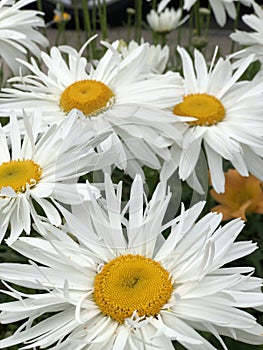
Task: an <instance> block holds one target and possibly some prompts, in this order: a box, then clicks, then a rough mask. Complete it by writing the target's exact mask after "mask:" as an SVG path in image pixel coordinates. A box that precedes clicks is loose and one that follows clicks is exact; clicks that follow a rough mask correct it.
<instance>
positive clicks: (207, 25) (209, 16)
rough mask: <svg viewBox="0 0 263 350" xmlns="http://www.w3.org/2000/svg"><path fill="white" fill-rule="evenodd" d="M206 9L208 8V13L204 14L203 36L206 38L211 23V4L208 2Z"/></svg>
mask: <svg viewBox="0 0 263 350" xmlns="http://www.w3.org/2000/svg"><path fill="white" fill-rule="evenodd" d="M208 10H209V15H207V16H206V23H205V37H206V39H207V38H208V33H209V29H210V23H211V13H212V12H211V5H210V2H209V3H208Z"/></svg>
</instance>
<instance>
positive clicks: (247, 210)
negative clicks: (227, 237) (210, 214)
mask: <svg viewBox="0 0 263 350" xmlns="http://www.w3.org/2000/svg"><path fill="white" fill-rule="evenodd" d="M225 178H226V188H225V192H224V193H216V192H215V191H214V190H213V189H212V190H211V192H210V193H211V196H212V197H213V198H214V199H215V200H216V201H217V202H219V203H220V204H219V205H217V206H215V207H213V208H212V211H217V212H219V213H222V214H223V220H229V219H232V218H239V217H241V218H242V219H243V220H246V215H248V214H252V213H259V214H263V190H262V186H263V184H262V182H261V181H260V180H258V179H257V178H256V177H255V176H253V175H249V176H248V177H244V176H241V175H240V174H239V173H238V172H237V171H236V170H234V169H229V170H228V171H227V172H226V173H225Z"/></svg>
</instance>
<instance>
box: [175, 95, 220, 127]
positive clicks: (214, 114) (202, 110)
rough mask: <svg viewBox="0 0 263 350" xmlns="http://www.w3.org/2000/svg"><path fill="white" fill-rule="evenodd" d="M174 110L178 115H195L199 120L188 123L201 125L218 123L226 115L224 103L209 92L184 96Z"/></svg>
mask: <svg viewBox="0 0 263 350" xmlns="http://www.w3.org/2000/svg"><path fill="white" fill-rule="evenodd" d="M173 112H174V114H176V115H181V116H188V117H195V118H197V120H194V121H191V122H188V123H189V124H191V125H201V126H211V125H214V124H217V123H219V122H220V121H222V120H223V119H224V117H225V108H224V106H223V105H222V103H221V102H220V101H219V100H218V99H217V98H216V97H214V96H212V95H207V94H190V95H186V96H184V99H183V102H181V103H179V104H178V105H176V106H175V107H174V109H173Z"/></svg>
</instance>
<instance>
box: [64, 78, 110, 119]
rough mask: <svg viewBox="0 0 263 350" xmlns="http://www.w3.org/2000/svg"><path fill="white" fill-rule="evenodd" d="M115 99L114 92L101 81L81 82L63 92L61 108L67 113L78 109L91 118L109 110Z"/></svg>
mask: <svg viewBox="0 0 263 350" xmlns="http://www.w3.org/2000/svg"><path fill="white" fill-rule="evenodd" d="M113 97H114V93H113V92H112V90H111V89H110V88H109V87H108V86H107V85H105V84H103V83H102V82H101V81H96V80H80V81H77V82H75V83H73V84H71V85H69V86H68V87H67V88H66V89H65V90H64V91H63V93H62V95H61V97H60V107H61V109H62V110H63V111H64V112H66V113H69V112H70V111H71V110H72V109H73V108H77V109H78V110H80V111H82V112H83V113H84V114H85V115H86V116H91V115H96V114H98V113H100V112H101V111H103V110H105V109H107V108H108V107H109V106H110V105H111V102H112V99H113Z"/></svg>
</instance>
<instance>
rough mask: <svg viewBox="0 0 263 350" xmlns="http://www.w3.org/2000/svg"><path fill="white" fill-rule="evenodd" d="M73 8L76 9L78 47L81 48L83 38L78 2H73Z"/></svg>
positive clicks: (74, 0) (75, 0)
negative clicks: (81, 36)
mask: <svg viewBox="0 0 263 350" xmlns="http://www.w3.org/2000/svg"><path fill="white" fill-rule="evenodd" d="M73 7H74V21H75V26H76V31H77V37H78V47H80V46H81V38H80V24H79V11H78V4H77V0H73Z"/></svg>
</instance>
